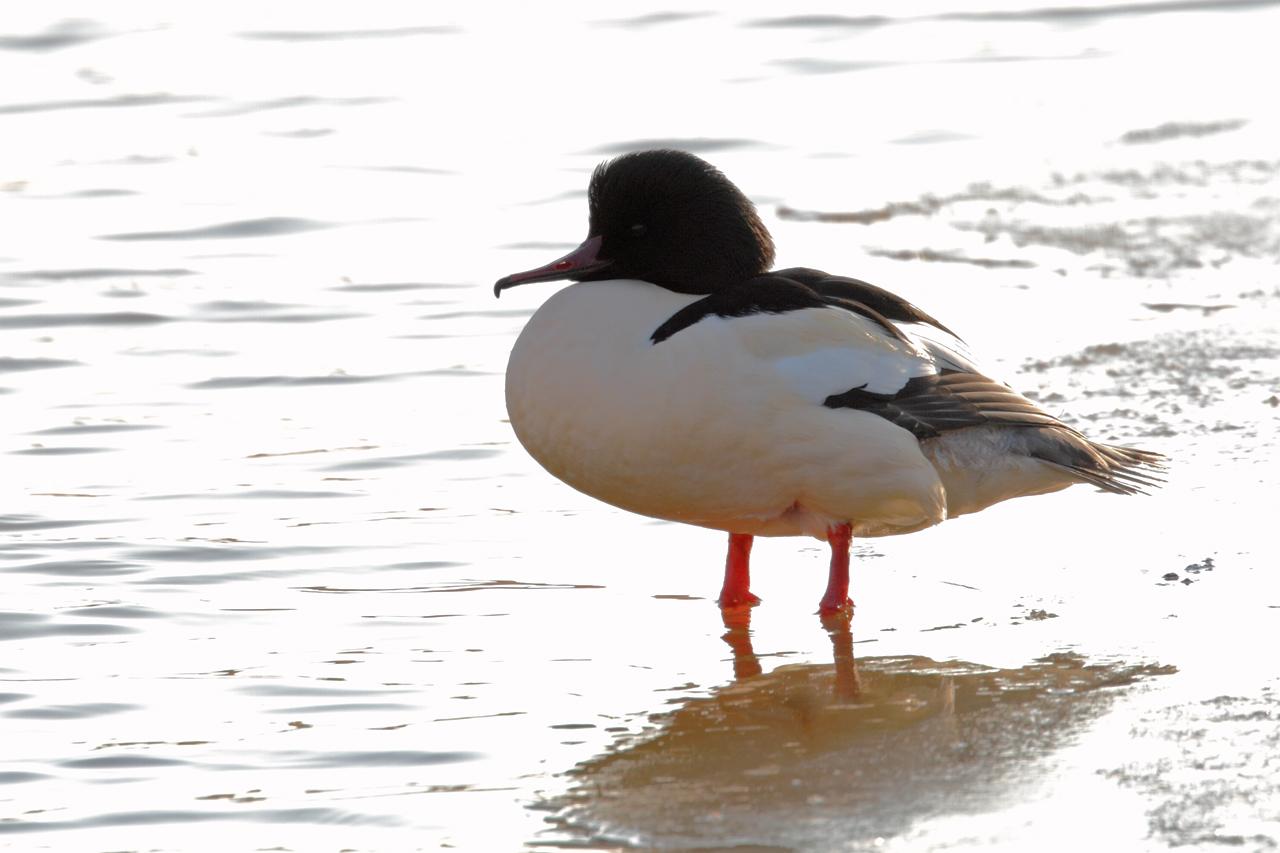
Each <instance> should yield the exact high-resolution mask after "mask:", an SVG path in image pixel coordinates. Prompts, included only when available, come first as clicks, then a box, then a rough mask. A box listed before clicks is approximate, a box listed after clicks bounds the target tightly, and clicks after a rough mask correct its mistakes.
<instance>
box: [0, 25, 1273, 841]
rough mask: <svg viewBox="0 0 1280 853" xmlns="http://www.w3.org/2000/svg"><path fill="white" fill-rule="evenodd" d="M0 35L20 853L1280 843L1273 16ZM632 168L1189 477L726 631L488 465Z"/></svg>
mask: <svg viewBox="0 0 1280 853" xmlns="http://www.w3.org/2000/svg"><path fill="white" fill-rule="evenodd" d="M4 19H5V24H4V27H3V28H2V29H0V81H2V82H0V140H2V141H0V153H2V156H0V234H3V235H4V236H5V239H4V241H3V243H2V244H0V414H2V415H3V417H2V418H0V425H2V428H3V437H4V445H3V447H0V496H2V497H3V503H2V504H0V578H3V581H2V582H3V590H4V598H3V602H0V757H2V758H3V761H2V762H0V846H3V847H6V848H8V849H21V850H27V849H57V850H75V849H86V850H144V849H145V850H187V849H214V848H216V849H289V850H315V849H353V850H390V849H397V850H398V849H417V848H425V849H435V848H438V847H441V846H444V845H448V846H451V847H455V848H463V849H473V850H514V849H521V848H524V847H528V846H531V847H533V848H536V849H543V848H553V847H560V846H570V847H588V848H593V849H594V848H602V849H613V848H617V847H637V848H653V847H674V848H698V849H723V848H726V847H734V846H736V847H738V848H740V849H752V850H789V849H794V850H847V849H866V848H871V847H874V848H876V849H889V850H933V849H979V848H980V849H992V848H994V849H1008V850H1026V849H1080V848H1081V847H1083V846H1084V845H1094V846H1095V847H1097V848H1098V849H1163V848H1165V847H1169V846H1190V847H1191V848H1192V849H1201V848H1206V849H1213V848H1216V847H1218V846H1225V845H1230V846H1237V847H1243V848H1244V849H1271V848H1274V847H1276V846H1277V845H1280V832H1278V831H1277V829H1276V827H1277V826H1278V825H1280V783H1277V781H1276V780H1277V776H1276V766H1277V762H1278V761H1280V696H1278V695H1277V693H1278V692H1280V666H1277V664H1276V663H1275V659H1274V658H1275V656H1274V653H1273V652H1272V651H1271V647H1272V645H1273V640H1274V637H1275V636H1276V634H1277V628H1278V626H1280V580H1278V579H1277V576H1276V574H1275V572H1276V567H1277V565H1278V564H1280V559H1278V558H1280V548H1277V546H1276V544H1275V535H1274V525H1275V521H1274V515H1275V512H1274V505H1275V495H1276V485H1275V484H1276V482H1277V480H1278V479H1280V464H1278V463H1277V462H1276V461H1275V460H1276V457H1277V453H1278V452H1280V446H1278V445H1280V441H1278V440H1277V436H1278V434H1280V431H1278V428H1280V378H1278V377H1280V311H1278V309H1280V274H1278V273H1277V266H1276V259H1277V257H1278V255H1280V222H1278V220H1277V216H1278V214H1280V159H1277V156H1278V155H1277V151H1278V150H1280V148H1277V144H1276V143H1277V139H1278V138H1280V115H1277V111H1276V108H1275V106H1274V100H1275V99H1274V97H1272V94H1271V91H1270V90H1271V89H1272V88H1273V87H1272V85H1271V83H1270V81H1271V80H1273V79H1276V78H1277V76H1278V73H1280V67H1278V66H1280V60H1277V58H1276V56H1277V54H1276V53H1275V49H1274V41H1275V39H1274V33H1275V32H1276V30H1277V27H1280V4H1274V3H1268V2H1230V3H1221V4H1218V3H1211V2H1192V0H1187V2H1152V3H1125V4H1111V5H1098V6H1055V7H1052V8H1049V7H1044V8H1042V7H1038V6H1035V5H1027V4H1026V2H1025V0H1024V2H1023V4H1022V5H1018V4H1016V3H1001V4H988V5H984V4H981V3H979V4H977V5H968V6H958V5H956V4H954V3H948V4H941V3H939V4H930V3H911V4H901V3H880V4H869V5H868V4H861V5H859V6H858V8H857V11H856V12H851V11H850V10H849V7H846V6H845V5H844V4H835V3H831V4H826V5H824V4H822V3H811V4H809V5H806V6H802V7H787V8H786V9H785V10H784V9H783V8H782V7H778V6H776V5H767V4H757V5H750V4H721V5H720V6H714V5H704V6H699V7H696V9H689V10H686V9H663V8H661V7H652V6H650V7H643V6H639V5H626V4H624V5H621V6H619V5H616V4H615V5H610V6H608V7H607V8H606V7H604V6H599V5H594V4H579V5H576V6H571V5H562V6H558V7H557V8H555V9H554V10H549V9H546V8H543V7H541V6H539V5H537V4H527V5H523V6H518V5H514V4H512V5H506V6H490V7H487V8H484V9H476V8H473V7H472V6H470V5H464V4H456V5H448V4H438V5H437V4H432V5H431V6H429V7H428V6H420V5H416V4H415V5H404V6H385V5H378V6H369V7H367V8H365V7H364V6H358V7H349V8H348V7H342V8H338V7H333V8H329V7H323V6H316V7H297V8H296V9H294V10H293V11H289V10H288V9H285V8H271V9H270V11H269V13H268V10H267V9H265V8H264V7H261V6H250V5H247V4H246V5H242V6H237V5H235V4H230V5H228V4H212V5H209V4H206V6H203V7H194V6H193V7H176V6H170V5H168V4H161V3H139V4H128V5H126V6H125V7H121V8H120V9H116V10H113V11H111V12H108V11H107V10H106V9H105V7H102V6H100V5H98V4H88V3H75V2H61V0H60V1H59V2H53V3H41V4H27V5H26V6H23V7H21V8H19V7H16V6H15V7H13V8H10V9H7V10H6V11H5V13H4ZM651 145H675V146H680V147H684V148H688V149H690V150H693V151H695V152H698V153H700V154H702V155H703V156H705V157H707V158H709V159H711V160H713V161H714V162H715V163H717V164H718V165H720V166H721V167H722V168H723V169H724V170H725V171H726V172H727V173H728V174H729V175H730V177H731V178H733V179H734V180H735V181H736V182H738V183H739V185H741V186H742V187H743V188H744V189H745V190H746V191H747V192H748V193H750V194H751V195H752V197H753V198H754V199H755V200H756V202H757V204H758V205H759V206H760V208H761V211H762V213H763V214H764V216H765V219H766V222H767V224H768V225H769V227H770V229H771V230H772V231H773V232H774V235H775V238H776V240H777V242H778V244H779V250H780V251H779V259H778V260H779V265H781V266H794V265H805V266H814V267H822V268H826V269H829V270H832V271H835V272H840V273H845V274H851V275H857V276H859V277H861V278H865V279H867V280H870V281H873V282H876V283H878V284H880V285H882V286H886V287H889V288H891V289H893V290H895V291H897V292H899V293H901V294H903V295H904V296H906V297H907V298H909V299H911V300H912V301H913V302H916V303H918V304H920V305H921V306H923V307H924V308H925V309H926V310H928V311H929V312H930V313H932V314H934V315H936V316H938V317H940V318H941V319H942V320H943V322H945V323H947V324H948V325H949V326H951V327H952V328H954V329H956V330H957V331H959V332H960V333H961V334H962V335H964V336H965V338H966V339H967V340H968V341H969V342H970V344H972V346H973V348H974V349H975V351H977V352H979V353H981V354H983V356H982V358H983V362H984V363H985V364H987V365H989V368H990V370H991V371H992V372H994V373H996V374H997V375H1000V376H1003V377H1005V378H1007V379H1008V380H1009V381H1010V382H1011V383H1012V384H1013V385H1014V387H1016V388H1018V389H1019V390H1022V391H1024V392H1026V393H1028V394H1029V395H1030V396H1033V397H1035V398H1036V399H1038V400H1039V401H1040V402H1041V403H1042V404H1043V405H1044V406H1046V407H1047V408H1048V409H1049V410H1050V411H1052V412H1054V413H1055V414H1059V415H1060V416H1062V417H1063V418H1065V419H1066V420H1068V421H1069V422H1072V423H1074V424H1077V425H1079V426H1080V427H1081V428H1082V429H1084V430H1085V431H1086V432H1088V433H1089V434H1090V435H1091V436H1092V437H1094V438H1097V439H1100V440H1105V441H1113V442H1119V443H1133V444H1136V445H1140V446H1143V447H1146V448H1149V449H1152V450H1157V451H1160V452H1162V453H1165V454H1167V455H1168V456H1170V457H1171V458H1172V460H1173V466H1172V468H1171V470H1170V475H1169V476H1170V482H1169V484H1168V485H1167V487H1166V488H1165V489H1164V490H1162V491H1160V492H1159V493H1157V494H1156V495H1154V496H1152V497H1149V498H1117V497H1114V496H1109V495H1098V494H1095V493H1092V492H1090V490H1088V489H1087V488H1083V487H1081V488H1076V489H1073V490H1070V491H1069V492H1066V493H1059V494H1055V495H1052V496H1047V497H1041V498H1036V499H1030V500H1025V501H1021V502H1014V503H1012V504H1006V505H1001V506H999V507H996V508H993V509H991V510H988V511H987V512H984V513H982V514H980V515H978V516H972V517H965V518H963V519H960V520H957V521H953V522H949V523H947V524H945V525H942V526H940V527H938V528H935V529H932V530H928V531H924V532H921V533H919V534H915V535H912V536H909V537H900V538H894V539H881V540H873V541H866V542H859V543H855V555H856V570H855V575H854V590H853V591H854V598H855V600H856V601H857V602H858V604H859V609H858V612H857V615H856V616H855V618H854V620H853V622H852V625H851V626H850V625H848V624H842V623H839V622H834V623H828V624H823V623H822V622H820V621H819V619H818V618H817V617H816V616H814V615H813V609H814V605H815V603H816V600H817V598H818V596H819V593H820V592H821V587H822V584H823V581H824V577H825V575H824V572H825V568H826V556H825V546H821V545H820V543H816V542H812V541H808V540H798V539H796V540H769V541H760V542H759V543H758V544H757V548H756V572H755V576H756V589H757V591H758V592H759V593H760V595H761V596H762V597H763V598H764V604H763V605H761V606H760V607H758V608H755V609H754V611H752V612H750V613H727V614H725V615H724V616H723V618H722V615H721V614H720V612H719V611H718V609H717V608H716V606H715V604H714V597H715V594H716V591H717V590H718V588H719V579H720V578H719V572H720V569H721V566H722V561H723V547H724V542H723V537H722V535H720V534H715V533H713V532H709V531H704V530H696V529H691V528H684V527H680V526H677V525H671V524H665V523H659V522H655V521H650V520H646V519H641V518H637V517H633V516H629V515H626V514H624V513H621V512H619V511H615V510H613V509H611V508H609V507H606V506H603V505H601V504H599V503H596V502H594V501H592V500H590V499H588V498H586V497H584V496H582V495H579V494H577V493H575V492H573V491H571V490H570V489H568V488H567V487H566V486H563V485H561V484H559V483H558V482H556V481H555V480H553V479H552V478H551V477H550V476H549V475H547V474H545V473H544V472H542V471H541V470H540V469H539V468H538V467H537V466H536V464H534V463H533V462H532V461H530V460H529V459H528V457H527V456H526V455H525V454H524V452H523V451H522V450H521V449H520V448H519V446H518V445H517V444H516V443H515V442H514V439H513V436H512V434H511V431H510V428H509V427H508V425H507V424H506V422H505V420H504V418H505V411H504V407H503V401H502V374H503V370H504V368H505V363H506V358H507V354H508V352H509V350H510V347H511V344H512V342H513V340H514V337H515V335H516V334H517V333H518V331H519V329H520V327H521V326H522V325H523V323H524V322H525V320H526V318H527V317H528V316H529V315H530V314H531V313H532V312H533V311H534V310H535V309H536V308H537V306H538V305H539V304H540V303H541V302H542V301H543V300H545V299H546V297H547V296H548V295H549V294H550V293H551V292H552V290H553V289H554V288H555V287H556V286H557V285H540V286H537V287H528V288H522V289H520V290H518V291H515V292H512V293H511V294H509V295H508V297H507V298H504V299H503V300H502V301H501V302H500V303H499V302H495V301H494V300H493V298H492V294H491V290H490V288H491V285H492V282H493V280H494V279H496V278H498V277H499V276H501V275H503V274H505V273H508V272H511V271H514V270H517V269H524V268H528V267H530V266H533V265H536V264H539V263H543V262H545V261H547V260H549V259H550V258H552V257H555V256H557V255H559V254H561V253H562V252H563V251H564V250H565V249H567V248H569V247H571V246H572V245H576V243H577V242H578V241H579V240H580V239H581V238H582V236H583V235H584V233H585V210H584V208H585V194H584V191H585V185H586V180H587V177H588V175H589V171H590V169H591V168H592V167H593V166H594V164H595V163H597V162H598V161H599V160H601V159H603V158H604V157H607V156H609V155H611V154H614V153H617V152H621V151H626V150H630V149H633V148H637V147H646V146H651ZM1083 816H1087V817H1083Z"/></svg>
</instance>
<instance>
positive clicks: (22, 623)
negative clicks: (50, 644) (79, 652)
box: [0, 611, 137, 640]
mask: <svg viewBox="0 0 1280 853" xmlns="http://www.w3.org/2000/svg"><path fill="white" fill-rule="evenodd" d="M134 633H137V632H136V630H135V629H133V628H127V627H125V626H124V625H110V624H106V623H98V622H74V623H71V624H60V623H56V622H50V621H49V617H48V616H45V615H43V614H39V613H15V612H12V611H8V612H6V611H0V640H31V639H36V638H38V637H94V636H103V635H107V634H134Z"/></svg>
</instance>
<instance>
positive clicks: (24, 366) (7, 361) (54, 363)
mask: <svg viewBox="0 0 1280 853" xmlns="http://www.w3.org/2000/svg"><path fill="white" fill-rule="evenodd" d="M78 364H80V362H78V361H71V360H70V359H66V358H10V357H8V356H0V373H13V372H15V371H18V370H45V369H47V368H50V367H73V366H75V365H78Z"/></svg>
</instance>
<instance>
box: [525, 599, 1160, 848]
mask: <svg viewBox="0 0 1280 853" xmlns="http://www.w3.org/2000/svg"><path fill="white" fill-rule="evenodd" d="M749 620H750V609H749V608H737V609H735V611H734V612H733V613H732V614H728V613H727V614H726V618H725V625H726V629H727V631H726V634H725V641H726V643H727V644H728V645H729V646H730V648H731V649H732V651H733V668H734V673H735V679H734V681H733V682H731V683H729V684H727V685H725V686H723V687H720V688H717V689H716V690H714V691H713V692H712V695H710V696H708V697H705V698H698V699H692V700H689V701H687V702H686V703H685V704H684V705H683V706H682V707H680V708H679V709H677V710H675V711H673V712H670V713H666V714H662V715H659V716H657V717H654V718H651V721H652V722H653V723H655V724H656V726H657V728H656V731H652V732H647V733H644V734H640V735H637V736H635V737H634V739H632V740H629V741H624V742H621V743H619V744H617V745H616V746H615V747H613V748H612V749H610V751H609V752H608V753H606V754H604V755H602V756H600V757H598V758H594V759H591V760H589V761H587V762H584V763H583V764H581V765H579V766H578V767H576V768H574V769H573V770H572V771H570V773H569V776H570V779H571V781H572V785H573V787H572V789H571V791H570V793H569V794H567V795H565V796H564V797H563V798H561V800H560V801H558V802H556V803H552V804H550V805H551V806H552V807H553V808H556V809H558V815H557V817H556V819H555V821H554V822H555V823H557V824H558V825H559V827H560V829H561V830H562V831H564V832H567V833H569V834H570V835H571V836H572V837H574V838H576V839H579V840H581V839H583V838H588V839H590V840H592V841H593V842H597V843H601V842H614V843H616V842H617V841H618V840H619V839H624V840H626V842H627V843H628V844H629V845H633V846H639V847H642V848H648V847H698V848H704V847H716V848H720V847H730V846H734V845H741V846H743V847H752V846H753V845H755V846H768V847H780V848H785V849H804V850H809V849H840V850H845V849H851V847H850V845H851V844H852V845H853V846H854V847H856V846H857V845H856V842H858V841H864V842H865V841H871V840H873V839H874V838H876V837H882V836H891V835H897V834H900V833H901V832H902V831H904V830H905V829H906V828H907V827H909V826H911V825H912V824H913V823H915V822H916V821H917V820H918V819H920V818H922V817H933V816H937V815H939V814H944V813H964V812H969V811H976V810H981V809H985V808H990V807H992V806H993V804H995V803H997V802H1000V801H1002V800H1003V798H1004V797H1006V796H1007V792H1008V789H1009V788H1011V787H1012V786H1014V785H1017V784H1019V783H1020V782H1022V781H1023V780H1024V778H1025V775H1024V774H1025V772H1026V769H1027V768H1026V765H1027V764H1028V763H1029V762H1034V761H1036V760H1039V759H1041V758H1044V757H1046V756H1048V755H1050V754H1051V753H1053V752H1054V751H1055V750H1056V749H1058V748H1059V747H1061V746H1063V745H1065V744H1067V743H1069V742H1070V741H1071V740H1072V738H1073V737H1074V735H1075V734H1076V733H1077V732H1078V731H1079V730H1080V729H1081V728H1082V727H1083V726H1084V725H1085V724H1086V723H1088V722H1089V721H1090V720H1092V719H1094V718H1096V717H1097V716H1099V715H1101V714H1102V713H1103V712H1105V710H1106V709H1107V707H1108V706H1109V704H1110V702H1111V701H1112V699H1113V698H1114V697H1115V696H1116V695H1117V691H1116V690H1114V689H1107V688H1116V687H1121V686H1124V685H1128V684H1132V683H1134V682H1135V681H1137V680H1139V679H1142V678H1145V677H1149V676H1153V675H1158V674H1163V673H1167V672H1171V671H1173V670H1172V668H1171V667H1157V666H1149V665H1147V666H1144V665H1125V664H1118V663H1116V664H1106V665H1095V664H1089V663H1088V662H1086V661H1085V660H1084V659H1083V658H1081V657H1080V656H1078V655H1074V654H1058V655H1052V656H1050V657H1047V658H1042V659H1040V660H1037V661H1034V662H1033V663H1031V664H1028V665H1027V666H1025V667H1021V668H1018V669H993V668H990V667H984V666H978V665H975V664H969V663H963V662H937V661H933V660H930V659H928V658H924V657H908V656H901V657H871V658H863V659H862V661H861V662H860V664H858V665H855V663H854V659H853V643H852V635H851V633H850V630H849V619H848V614H841V615H840V616H838V617H836V618H835V619H828V620H827V625H826V627H827V631H828V633H829V634H830V637H831V640H832V645H833V658H834V663H833V665H826V666H820V665H805V664H801V665H784V666H780V667H778V668H777V669H775V670H773V671H771V672H768V673H764V672H763V671H762V668H761V666H760V662H759V658H758V657H757V656H756V654H755V652H754V650H753V649H752V645H751V637H750V622H749ZM859 849H860V848H859Z"/></svg>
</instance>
